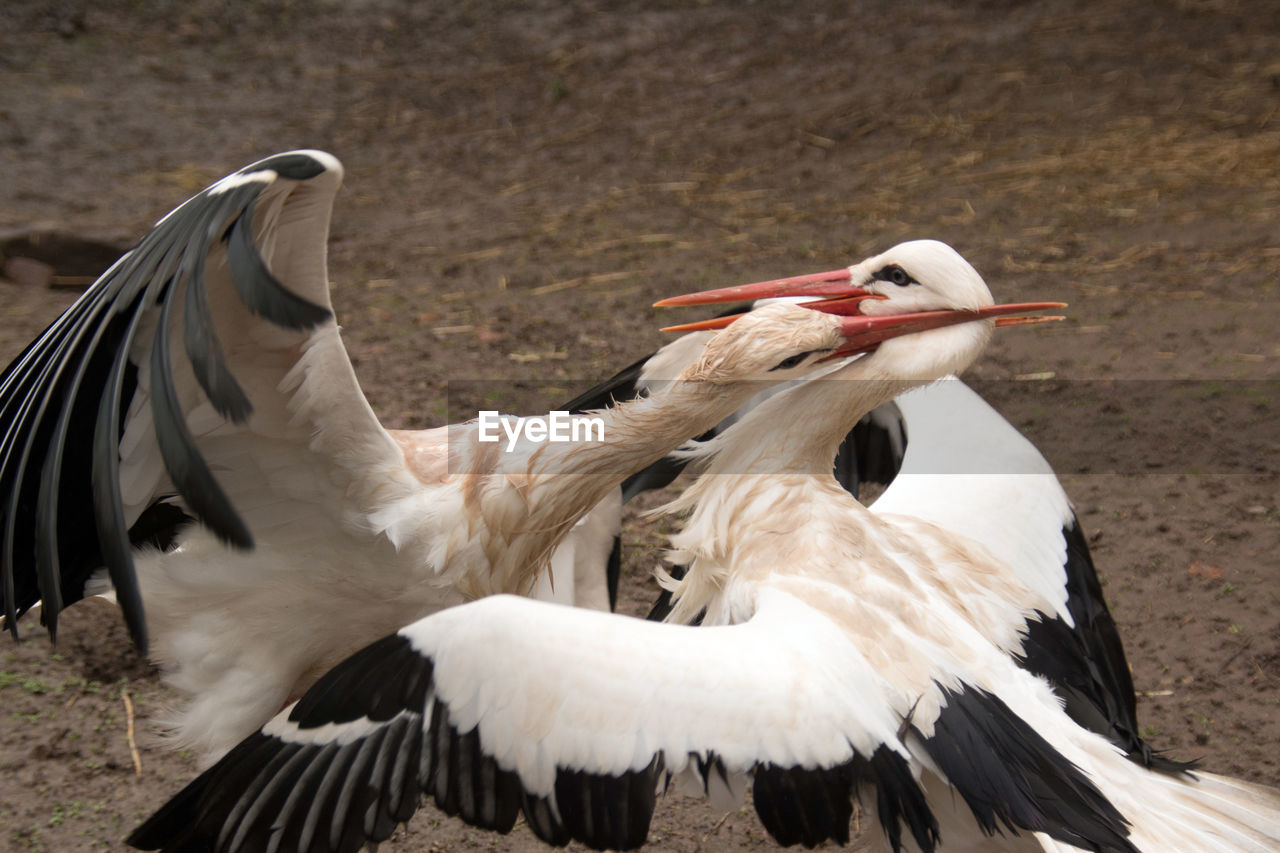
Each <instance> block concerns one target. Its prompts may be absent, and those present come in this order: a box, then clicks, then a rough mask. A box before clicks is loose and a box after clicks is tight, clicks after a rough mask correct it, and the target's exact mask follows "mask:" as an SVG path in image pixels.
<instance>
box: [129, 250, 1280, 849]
mask: <svg viewBox="0 0 1280 853" xmlns="http://www.w3.org/2000/svg"><path fill="white" fill-rule="evenodd" d="M890 264H892V265H900V266H901V267H903V268H904V269H907V270H911V271H912V277H911V280H910V281H909V282H906V283H904V284H902V285H898V284H896V283H889V282H888V281H887V280H884V279H882V278H877V277H876V275H875V274H876V273H877V272H878V271H880V270H882V269H884V268H886V266H888V265H890ZM852 269H853V273H854V280H855V281H856V282H858V283H859V284H862V285H864V286H865V287H866V289H867V290H869V291H871V292H873V293H875V294H877V295H879V296H884V297H887V298H886V299H885V300H884V301H876V302H868V303H866V307H865V309H864V310H866V311H867V312H868V314H871V312H876V313H877V314H879V313H882V312H885V311H892V310H894V309H898V310H902V309H904V308H905V309H906V310H912V311H929V310H931V309H932V310H942V311H947V312H951V313H953V314H967V315H968V316H969V317H971V318H979V317H984V316H991V314H990V313H984V312H989V311H990V307H989V306H990V303H991V299H990V295H989V293H988V291H987V289H986V286H985V284H984V283H983V282H982V280H981V278H980V277H979V276H978V275H977V273H976V272H975V271H973V269H972V267H970V266H969V265H968V264H967V263H965V262H964V261H963V259H962V258H960V257H959V256H958V255H957V254H955V252H954V251H952V250H951V249H949V248H948V247H945V246H942V245H941V244H936V243H917V244H906V245H905V246H898V247H895V248H894V249H893V250H890V252H888V253H885V254H884V255H881V256H877V257H876V258H872V259H870V260H869V261H867V262H864V263H863V264H859V265H856V266H855V267H853V268H852ZM900 286H901V287H903V288H907V289H906V290H896V288H898V287H900ZM764 310H765V311H766V312H768V313H769V314H770V315H773V316H776V317H778V318H779V319H781V318H784V317H786V318H792V317H793V318H794V323H796V324H801V325H804V326H805V327H807V328H812V329H814V330H817V331H818V332H821V333H822V334H820V335H818V337H817V339H816V342H815V338H812V337H811V338H809V340H810V343H808V344H806V346H810V347H814V348H815V349H816V352H815V353H814V354H815V355H819V356H824V355H826V354H828V353H839V352H840V351H841V346H842V344H841V329H842V326H841V323H842V322H846V321H848V320H851V319H863V320H866V321H868V322H869V323H873V322H875V321H877V320H883V319H884V317H882V316H867V317H862V318H846V320H845V321H837V320H835V319H834V318H832V317H829V316H826V315H824V314H821V313H817V312H809V313H805V312H804V309H797V308H794V307H786V306H776V307H774V308H770V309H764ZM797 311H798V312H800V313H796V312H797ZM917 316H922V315H917ZM739 322H742V321H739ZM990 326H991V323H990V322H971V323H968V324H964V325H955V326H952V327H950V328H945V329H943V328H937V329H933V330H930V331H926V332H923V333H922V334H920V335H915V336H909V337H904V338H898V339H895V340H887V341H884V342H883V343H882V344H880V346H879V347H878V348H876V349H875V350H874V351H872V352H870V353H868V354H866V355H864V356H862V357H861V358H857V359H853V360H851V361H848V362H846V363H844V364H842V365H841V366H839V367H837V368H836V369H834V370H832V371H831V372H828V373H824V374H818V375H817V376H816V377H815V378H812V379H811V380H810V381H807V382H805V383H804V384H802V385H801V386H799V387H796V388H793V389H791V390H788V391H787V392H785V393H783V394H779V395H776V396H774V397H773V398H771V399H770V400H768V401H766V402H765V403H763V404H762V405H760V406H759V407H757V408H756V409H755V410H753V411H752V412H751V413H750V414H749V415H748V416H747V417H746V418H744V419H743V420H742V421H740V422H739V423H737V424H735V425H734V426H733V427H731V428H730V429H729V430H727V431H726V432H724V433H723V434H722V435H720V436H719V437H717V438H716V439H715V440H714V441H711V442H708V443H707V446H705V447H702V448H700V449H698V450H696V451H693V452H694V453H696V455H697V456H698V457H699V458H698V461H699V463H700V464H701V465H703V466H704V471H703V474H702V476H701V477H700V478H699V479H698V480H697V482H696V483H695V484H694V485H693V486H692V487H690V488H689V489H688V490H686V491H685V493H684V494H683V495H682V496H681V497H680V498H679V499H678V500H677V501H676V502H675V504H674V505H673V509H688V510H690V511H691V514H690V516H689V518H688V520H687V522H686V524H685V527H684V529H683V531H682V532H681V533H679V534H678V535H677V536H676V537H675V538H674V544H675V546H676V547H677V549H679V550H682V551H684V553H683V554H682V555H681V556H684V557H687V558H689V560H690V562H689V571H688V573H687V575H686V576H685V577H684V578H683V579H680V580H678V581H674V580H669V581H668V585H669V586H670V587H671V588H672V590H673V592H674V594H675V608H674V610H673V611H672V614H671V617H670V619H669V623H674V624H659V623H654V622H649V621H645V620H636V619H629V618H627V617H622V616H617V615H612V614H604V613H598V612H591V611H585V610H580V609H567V608H563V607H557V606H555V605H549V604H546V603H543V602H537V601H531V600H527V599H521V598H516V597H512V596H504V595H499V596H493V597H489V598H486V599H483V600H481V601H477V602H474V603H470V604H466V605H463V606H461V607H456V608H452V609H449V610H446V611H443V612H441V613H438V614H435V615H433V616H430V617H427V618H425V619H422V620H420V621H418V622H416V623H414V624H412V625H409V626H407V627H405V628H403V629H401V630H400V631H398V632H397V633H395V634H393V635H390V636H388V637H386V638H384V639H383V640H381V641H379V642H378V643H375V644H373V645H370V646H369V647H367V648H365V649H364V650H363V651H361V652H360V653H358V654H357V655H355V656H353V657H352V658H350V659H349V660H347V661H345V662H344V663H343V664H341V665H340V666H339V667H337V668H335V669H334V670H333V671H332V672H330V673H329V674H327V675H326V676H325V677H324V678H323V679H321V680H320V681H319V682H318V683H317V685H316V686H315V687H314V688H313V689H312V690H311V691H309V692H308V693H307V694H306V695H305V696H304V697H303V698H302V699H301V700H300V701H299V702H298V703H297V704H296V705H294V706H293V707H292V708H290V709H288V710H287V711H286V712H283V713H282V714H281V715H279V716H278V717H276V718H275V719H274V720H272V722H271V723H270V724H268V725H267V726H266V727H264V729H263V730H262V731H260V732H259V733H257V734H255V735H253V736H252V737H250V738H248V739H246V740H245V741H243V742H242V743H241V744H240V745H239V746H237V747H236V748H235V749H234V750H233V751H232V752H231V753H230V754H229V755H228V756H226V758H225V759H223V761H221V762H220V763H219V764H218V765H216V766H215V767H213V768H211V769H210V770H208V771H206V773H205V774H203V775H202V776H200V777H199V778H197V779H196V780H195V781H194V782H192V783H191V784H190V785H189V786H188V787H187V788H186V789H185V790H184V791H182V792H181V793H179V794H178V795H177V796H176V797H175V798H174V799H172V800H171V801H170V802H169V803H168V804H166V805H165V806H164V807H162V808H161V809H160V810H159V811H158V812H157V813H156V814H155V815H154V816H153V817H152V818H151V819H150V820H148V821H147V822H146V823H144V824H143V825H142V826H141V827H140V828H139V829H138V830H137V831H136V832H135V833H134V834H133V835H132V836H131V837H130V838H129V842H130V843H131V844H132V845H134V846H136V847H139V848H140V849H163V850H181V849H196V848H201V849H202V848H203V847H205V846H214V845H216V846H217V848H218V849H221V850H228V851H239V850H281V851H289V850H308V849H330V850H341V851H349V850H355V849H357V848H358V846H359V845H360V844H362V843H363V842H364V841H366V840H373V841H377V840H379V839H382V838H385V837H387V836H388V835H389V834H390V832H391V830H392V829H393V828H394V826H395V824H396V823H397V822H399V821H403V820H406V819H407V818H408V817H409V816H410V815H411V814H412V812H413V810H414V809H415V808H416V805H417V802H418V800H419V796H420V794H421V793H423V792H425V793H427V794H429V795H431V796H432V797H433V798H434V799H435V801H436V802H437V804H438V805H440V806H441V807H442V808H443V809H444V810H445V811H446V812H449V813H452V814H458V815H460V816H461V817H462V818H463V819H464V820H466V821H468V822H470V823H472V824H474V825H477V826H480V827H483V828H487V829H496V830H499V831H507V830H509V829H510V828H511V827H512V825H513V824H514V822H515V820H516V818H517V816H518V815H519V814H520V813H523V814H524V816H525V819H526V820H527V822H528V824H529V826H530V828H531V829H532V831H533V832H534V833H535V834H536V835H537V836H538V837H539V838H542V839H543V840H545V841H548V842H550V843H552V844H563V843H566V842H567V841H569V840H571V839H577V840H580V841H583V842H585V843H586V844H588V845H589V846H592V847H595V848H601V849H603V848H616V849H629V848H634V847H638V846H640V845H642V844H643V843H644V842H645V840H646V839H647V836H648V825H649V821H650V818H651V816H652V812H653V809H654V807H655V790H656V789H657V788H658V787H660V785H661V782H662V780H663V779H664V778H665V779H668V780H670V778H671V776H673V775H676V776H680V777H682V778H684V779H685V780H686V781H689V782H691V783H692V784H693V785H695V786H696V787H697V788H698V789H700V790H702V791H704V792H706V793H708V794H710V795H713V796H720V797H724V798H731V797H732V796H733V795H735V794H739V793H740V792H741V782H742V780H743V774H747V773H749V774H751V776H752V778H753V785H754V800H755V806H756V810H757V813H758V814H759V816H760V817H761V819H762V821H763V823H764V825H765V827H766V829H768V831H769V832H770V833H771V834H772V835H773V836H774V837H775V839H777V840H778V841H779V842H780V843H783V844H792V843H804V844H806V845H809V846H812V845H815V844H818V843H820V842H822V841H824V840H828V839H834V840H836V841H839V842H845V841H847V840H848V838H849V830H850V820H851V815H852V812H853V802H852V798H853V797H854V796H860V797H861V799H862V802H864V803H868V804H869V803H872V802H874V803H875V815H874V820H875V822H876V823H878V824H879V827H880V830H881V831H882V838H881V846H882V847H883V848H884V849H892V850H895V851H897V850H901V849H904V848H909V849H920V850H923V851H933V850H936V849H948V850H952V849H960V850H964V849H979V848H981V849H989V850H1031V849H1042V850H1050V851H1064V850H1080V849H1086V850H1106V851H1135V850H1145V851H1168V850H1196V851H1210V850H1212V851H1227V850H1231V851H1243V850H1250V851H1267V850H1273V849H1275V845H1276V843H1277V841H1280V795H1278V794H1277V792H1275V791H1273V790H1271V789H1267V788H1263V787H1261V786H1254V785H1249V784H1246V783H1243V782H1239V781H1236V780H1231V779H1227V778H1224V777H1220V776H1215V775H1212V774H1208V773H1201V772H1198V771H1197V772H1191V771H1188V772H1178V773H1165V772H1157V771H1154V770H1152V769H1149V768H1147V767H1143V766H1141V765H1140V764H1138V763H1136V762H1133V761H1130V760H1128V758H1127V757H1126V756H1125V754H1124V752H1123V750H1121V749H1119V748H1117V747H1116V746H1115V744H1113V743H1112V742H1111V741H1110V740H1109V739H1108V738H1107V737H1104V736H1102V735H1099V734H1097V733H1095V732H1092V731H1090V730H1088V729H1087V728H1085V727H1083V726H1080V725H1078V724H1077V723H1076V722H1075V721H1074V720H1073V719H1072V718H1071V716H1070V715H1069V714H1068V713H1067V712H1066V711H1065V710H1064V708H1063V706H1062V703H1061V702H1060V700H1059V699H1058V697H1057V696H1056V695H1055V694H1054V692H1053V688H1052V687H1051V685H1050V684H1049V683H1048V682H1046V681H1045V680H1044V679H1042V678H1041V677H1039V676H1038V675H1037V674H1035V673H1034V672H1031V671H1029V670H1028V669H1027V668H1025V667H1021V666H1019V665H1018V664H1017V663H1016V662H1015V661H1014V659H1013V656H1014V654H1016V651H1017V650H1018V649H1019V648H1020V647H1021V645H1022V642H1023V636H1024V635H1023V633H1022V631H1021V630H1020V628H1019V626H1020V625H1022V624H1023V623H1024V621H1025V620H1026V619H1027V618H1028V616H1029V614H1032V613H1034V612H1036V611H1041V612H1046V613H1049V612H1056V611H1055V601H1054V600H1053V596H1052V594H1047V593H1046V591H1045V590H1044V589H1041V588H1037V587H1035V586H1033V585H1029V584H1028V583H1026V582H1024V580H1023V579H1022V578H1021V577H1020V576H1019V574H1018V572H1016V571H1014V570H1013V569H1012V568H1011V567H1010V566H1009V564H1008V563H1007V562H1006V560H1007V559H1009V558H1011V557H1017V558H1019V559H1025V560H1029V561H1035V560H1037V559H1039V558H1041V557H1042V556H1043V555H1042V554H1039V553H1038V552H1037V550H1036V548H1035V547H1034V545H1033V546H1031V547H1028V545H1027V542H1026V541H1024V540H1022V539H1020V538H1019V537H1018V536H1017V535H1016V530H1014V531H1013V535H1011V536H1009V541H1008V542H1005V543H993V540H992V538H991V536H987V538H986V539H984V541H979V540H977V539H973V538H970V537H967V536H963V535H958V534H957V533H955V532H953V531H951V530H948V529H946V528H945V527H943V526H941V525H939V524H937V523H935V522H933V521H931V520H930V519H929V517H928V515H927V513H921V512H919V511H918V510H917V509H916V507H915V506H914V505H912V506H909V507H898V510H899V511H897V512H885V511H882V512H880V513H871V512H869V511H867V510H866V509H865V508H863V507H862V506H861V505H860V504H858V503H857V502H856V501H855V500H854V499H853V498H852V497H851V496H849V495H848V494H847V492H845V491H844V490H843V489H842V488H840V486H839V485H838V484H837V483H836V482H835V481H834V480H833V478H832V477H831V474H830V463H831V459H832V457H833V456H834V454H835V451H836V447H837V446H838V444H839V442H840V441H841V440H842V438H843V437H844V435H845V432H846V431H847V429H848V425H849V424H850V423H851V422H852V421H854V420H856V419H857V418H858V417H860V416H861V415H862V414H864V413H865V412H866V411H868V410H869V409H870V408H872V407H874V406H876V405H879V404H881V403H883V402H885V401H886V400H888V399H891V398H892V397H893V396H895V395H897V394H900V393H902V392H903V391H904V390H906V388H907V386H911V385H916V384H920V383H923V382H928V381H931V380H935V379H938V378H940V377H943V376H947V375H950V374H953V373H956V372H958V371H960V370H961V369H963V367H965V366H966V365H967V364H968V363H969V362H970V361H971V360H972V359H973V358H974V357H976V355H977V354H978V352H979V351H980V350H981V348H982V346H983V345H984V343H985V341H986V339H987V337H988V336H989V334H990ZM901 327H902V326H901V325H899V326H898V328H901ZM797 328H798V326H797ZM843 328H844V329H845V331H846V332H847V329H848V327H847V326H845V327H843ZM797 414H800V415H801V416H802V420H801V421H797V420H796V416H797ZM904 482H908V483H909V481H904ZM908 491H910V488H908ZM916 497H918V498H919V499H920V500H924V501H928V500H931V498H930V497H929V495H928V494H917V495H916ZM882 500H883V499H882ZM890 504H892V501H890ZM1006 509H1008V510H1009V511H1011V512H1012V513H1013V516H1012V517H1011V518H1010V519H1009V520H1008V525H1009V526H1010V527H1016V525H1017V523H1018V522H1019V521H1020V520H1021V519H1020V515H1019V514H1020V508H1019V507H1016V506H1015V507H1008V508H1006ZM1002 527H1003V525H1002ZM1005 532H1006V533H1008V531H1005ZM698 614H702V621H703V624H702V626H701V627H696V628H695V627H692V626H690V625H687V624H680V623H681V621H686V622H687V621H690V620H692V619H693V618H694V617H695V616H697V615H698ZM943 844H945V845H946V846H945V848H942V845H943Z"/></svg>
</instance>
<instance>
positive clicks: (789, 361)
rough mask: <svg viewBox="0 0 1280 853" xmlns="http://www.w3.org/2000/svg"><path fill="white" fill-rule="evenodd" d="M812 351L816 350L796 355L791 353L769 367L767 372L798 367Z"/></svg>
mask: <svg viewBox="0 0 1280 853" xmlns="http://www.w3.org/2000/svg"><path fill="white" fill-rule="evenodd" d="M814 352H816V350H813V351H810V352H802V353H799V354H797V355H793V356H791V357H790V358H784V359H783V360H782V361H780V362H778V364H777V365H776V366H775V367H771V368H769V372H770V373H772V372H773V371H775V370H790V369H791V368H793V367H799V366H800V365H801V364H803V363H804V360H805V359H806V358H808V357H809V356H811V355H813V353H814Z"/></svg>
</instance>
